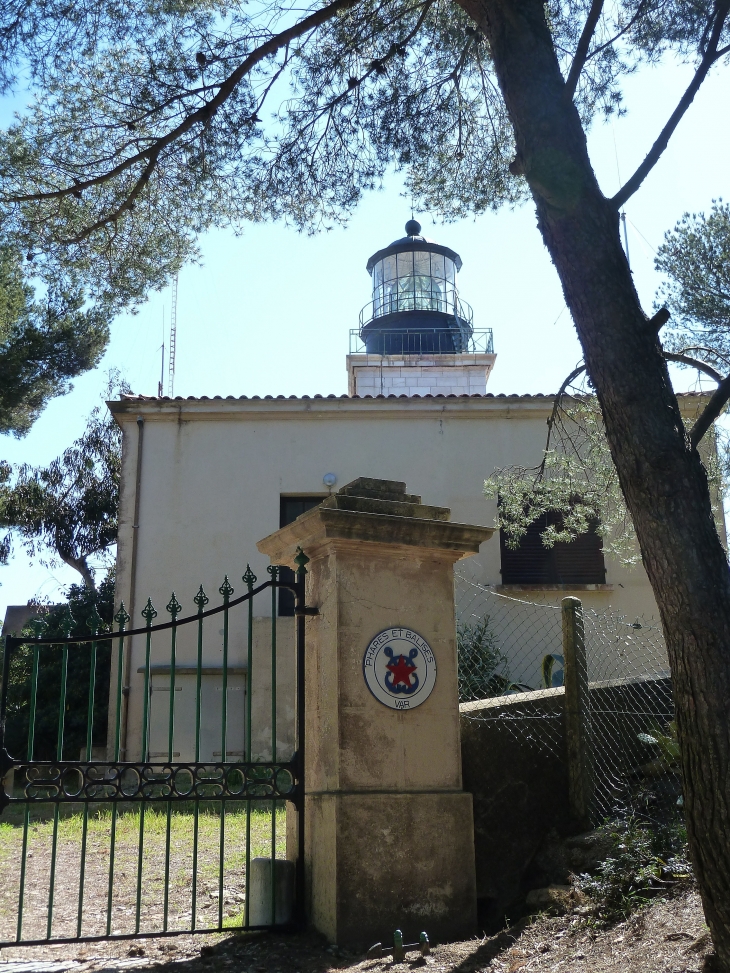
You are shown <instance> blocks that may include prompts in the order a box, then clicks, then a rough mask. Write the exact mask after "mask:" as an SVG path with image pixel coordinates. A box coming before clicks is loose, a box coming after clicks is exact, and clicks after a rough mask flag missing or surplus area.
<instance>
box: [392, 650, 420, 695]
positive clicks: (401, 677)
mask: <svg viewBox="0 0 730 973" xmlns="http://www.w3.org/2000/svg"><path fill="white" fill-rule="evenodd" d="M383 651H384V652H385V654H386V655H387V656H388V658H389V659H390V662H389V663H388V665H387V666H386V667H385V668H386V669H387V670H388V675H387V676H386V677H385V685H386V686H387V687H388V689H389V690H390V691H391V692H392V693H408V695H410V694H411V693H415V692H418V687H419V685H420V679H419V678H418V676H417V675H416V669H418V666H417V665H416V663H415V662H414V661H413V660H414V659H416V658H417V657H418V649H411V650H410V652H409V653H408V658H406V657H405V656H404V655H403V654H401V655H396V656H394V655H393V649H392V648H391V647H390V646H389V645H386V646H385V648H384V649H383Z"/></svg>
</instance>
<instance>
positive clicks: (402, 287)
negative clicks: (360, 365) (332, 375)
mask: <svg viewBox="0 0 730 973" xmlns="http://www.w3.org/2000/svg"><path fill="white" fill-rule="evenodd" d="M405 229H406V236H404V237H403V238H402V239H400V240H396V241H395V242H393V243H391V244H390V246H389V247H385V249H383V250H378V252H377V253H374V254H373V256H372V257H371V258H370V259H369V260H368V263H367V270H368V273H369V274H370V276H371V277H372V282H373V297H372V300H371V301H370V303H369V304H367V305H366V306H365V307H364V308H363V310H362V312H361V314H360V337H361V339H362V341H363V342H364V344H365V348H366V351H367V353H368V354H376V355H404V354H405V355H408V354H416V355H417V354H424V353H425V354H454V353H459V352H463V351H467V350H468V346H469V341H470V339H471V336H472V332H473V327H472V310H471V308H470V307H469V305H468V304H466V303H465V302H463V301H461V300H460V299H459V293H458V288H457V283H456V278H457V274H458V272H459V271H460V270H461V257H460V256H459V254H458V253H456V252H455V251H454V250H451V249H450V248H449V247H444V246H441V245H440V244H438V243H434V242H433V241H432V240H427V239H426V237H425V236H422V234H421V224H420V223H418V221H417V220H409V221H408V222H407V223H406V228H405Z"/></svg>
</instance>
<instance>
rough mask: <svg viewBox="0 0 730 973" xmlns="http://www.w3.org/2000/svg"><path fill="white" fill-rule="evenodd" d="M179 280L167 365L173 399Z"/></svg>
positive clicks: (168, 383) (172, 308)
mask: <svg viewBox="0 0 730 973" xmlns="http://www.w3.org/2000/svg"><path fill="white" fill-rule="evenodd" d="M177 278H178V275H177V274H175V279H174V280H173V282H172V307H171V309H170V358H169V360H168V365H167V394H168V395H169V396H170V398H172V395H173V392H174V389H175V345H176V344H177V341H176V339H177Z"/></svg>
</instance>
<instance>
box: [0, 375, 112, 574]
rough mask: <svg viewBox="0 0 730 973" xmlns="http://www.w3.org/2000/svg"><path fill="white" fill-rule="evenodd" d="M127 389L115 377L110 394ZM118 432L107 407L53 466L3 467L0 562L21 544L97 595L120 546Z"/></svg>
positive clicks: (89, 421)
mask: <svg viewBox="0 0 730 973" xmlns="http://www.w3.org/2000/svg"><path fill="white" fill-rule="evenodd" d="M128 391H129V388H128V386H127V385H126V383H124V382H123V381H121V380H120V379H119V376H118V375H116V374H112V375H111V376H110V380H109V386H108V389H107V394H108V395H113V394H115V393H116V392H128ZM121 464H122V443H121V430H120V429H119V427H118V426H117V424H116V423H115V421H114V419H113V417H112V416H111V414H110V413H109V411H108V410H107V408H106V407H105V406H97V407H96V408H95V409H94V410H93V411H92V413H91V415H90V416H89V418H88V419H87V422H86V428H85V429H84V431H83V433H82V434H81V436H80V437H79V438H78V439H77V440H75V442H73V443H72V444H71V445H70V446H69V447H68V448H67V449H65V450H64V451H63V453H62V454H61V455H60V456H59V457H57V459H55V460H53V462H52V463H50V464H49V465H48V466H37V467H34V466H29V465H27V464H23V465H21V466H18V467H16V468H13V467H11V466H10V464H7V463H0V529H2V528H4V529H5V535H4V537H3V538H2V540H1V541H0V563H5V564H7V563H8V561H9V559H10V557H11V556H12V553H13V545H14V544H20V545H21V546H22V547H24V548H25V550H26V551H27V553H28V554H29V555H30V556H31V557H38V558H39V560H40V563H41V564H44V565H46V566H49V567H55V566H57V565H58V563H59V562H62V563H64V564H67V565H69V567H72V568H73V569H74V570H75V571H78V573H79V574H80V575H81V577H82V579H83V582H84V584H85V585H86V587H87V588H90V589H94V588H95V582H94V575H95V570H96V569H97V568H98V567H102V568H107V569H108V568H110V567H111V566H112V563H113V559H112V556H111V553H110V549H111V548H112V546H113V545H114V544H115V543H116V539H117V515H118V509H119V476H120V472H121Z"/></svg>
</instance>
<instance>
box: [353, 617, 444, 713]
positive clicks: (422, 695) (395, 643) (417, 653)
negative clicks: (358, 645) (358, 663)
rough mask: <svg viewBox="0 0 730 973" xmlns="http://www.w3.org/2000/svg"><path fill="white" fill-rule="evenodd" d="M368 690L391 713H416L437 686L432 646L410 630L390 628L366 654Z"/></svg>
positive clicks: (376, 640)
mask: <svg viewBox="0 0 730 973" xmlns="http://www.w3.org/2000/svg"><path fill="white" fill-rule="evenodd" d="M362 668H363V675H364V676H365V682H366V684H367V687H368V689H369V690H370V692H371V693H372V694H373V696H374V697H375V698H376V699H377V700H378V701H379V702H381V703H383V705H384V706H388V707H389V708H390V709H414V708H415V707H416V706H420V705H421V703H424V702H425V701H426V700H427V699H428V697H429V696H430V695H431V692H432V691H433V687H434V685H435V684H436V658H435V656H434V654H433V650H432V649H431V646H430V645H429V644H428V642H427V641H426V640H425V639H424V638H423V637H422V636H420V635H419V634H418V632H414V631H413V630H412V629H410V628H386V629H385V630H384V631H383V632H379V633H378V634H377V635H376V636H375V638H374V639H373V640H372V642H371V643H370V645H368V647H367V649H366V650H365V656H364V658H363V660H362Z"/></svg>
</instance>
